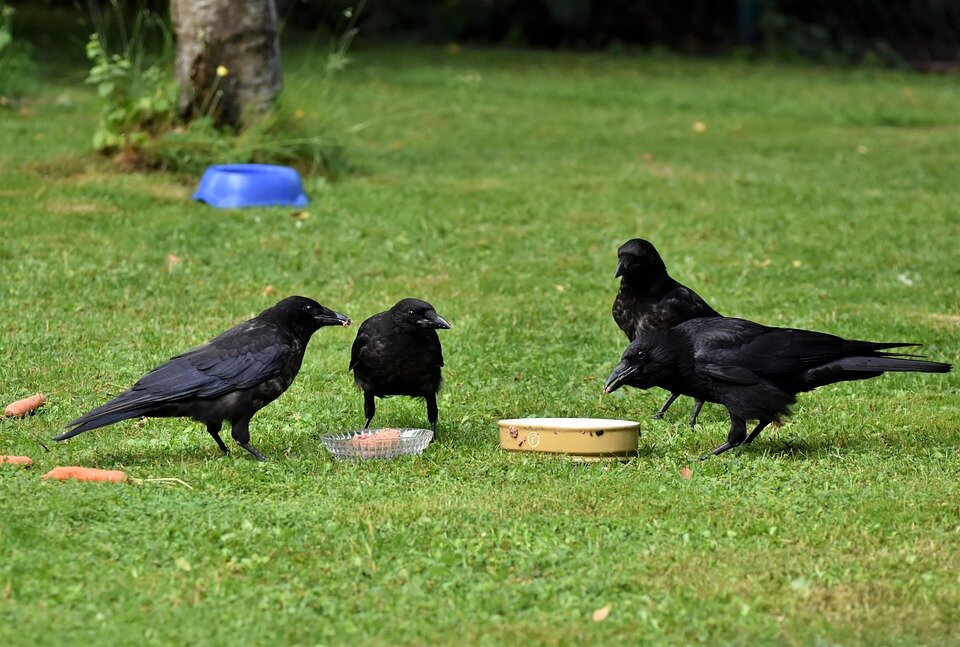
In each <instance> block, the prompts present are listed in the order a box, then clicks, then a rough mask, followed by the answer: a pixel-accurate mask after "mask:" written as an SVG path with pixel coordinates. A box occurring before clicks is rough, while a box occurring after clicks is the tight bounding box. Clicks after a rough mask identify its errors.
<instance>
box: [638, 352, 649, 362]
mask: <svg viewBox="0 0 960 647" xmlns="http://www.w3.org/2000/svg"><path fill="white" fill-rule="evenodd" d="M637 359H639V360H644V359H647V351H645V350H638V351H637Z"/></svg>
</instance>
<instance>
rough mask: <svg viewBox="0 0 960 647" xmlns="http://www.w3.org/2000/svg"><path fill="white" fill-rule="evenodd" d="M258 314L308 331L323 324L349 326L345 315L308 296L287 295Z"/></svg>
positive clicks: (321, 326) (312, 330)
mask: <svg viewBox="0 0 960 647" xmlns="http://www.w3.org/2000/svg"><path fill="white" fill-rule="evenodd" d="M260 316H261V317H263V318H265V319H271V320H275V321H277V322H279V323H281V324H283V325H286V326H289V327H290V328H293V329H295V330H300V331H305V332H310V333H312V332H314V331H315V330H318V329H320V328H323V327H324V326H349V325H350V323H351V322H350V319H349V317H347V316H346V315H342V314H340V313H339V312H334V311H333V310H331V309H330V308H325V307H324V306H322V305H320V304H319V303H317V302H316V301H314V300H313V299H310V298H308V297H287V298H286V299H283V300H282V301H280V302H279V303H277V305H275V306H273V307H272V308H268V309H267V310H264V311H263V312H261V313H260Z"/></svg>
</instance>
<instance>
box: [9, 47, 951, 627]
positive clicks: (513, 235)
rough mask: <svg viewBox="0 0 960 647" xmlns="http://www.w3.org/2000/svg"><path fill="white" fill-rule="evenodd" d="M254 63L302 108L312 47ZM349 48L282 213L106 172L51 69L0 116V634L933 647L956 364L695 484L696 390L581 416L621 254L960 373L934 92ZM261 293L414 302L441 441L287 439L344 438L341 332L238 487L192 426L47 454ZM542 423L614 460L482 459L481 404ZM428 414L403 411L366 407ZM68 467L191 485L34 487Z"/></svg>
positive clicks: (602, 345) (857, 402) (280, 404)
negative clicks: (638, 248) (320, 157)
mask: <svg viewBox="0 0 960 647" xmlns="http://www.w3.org/2000/svg"><path fill="white" fill-rule="evenodd" d="M286 54H287V57H288V61H287V71H288V74H287V82H288V86H289V92H290V94H289V95H288V97H287V99H286V100H287V101H289V106H290V107H291V108H292V109H297V108H299V109H302V110H304V112H305V113H306V117H305V118H306V119H307V120H310V119H318V120H319V119H321V118H322V119H329V118H330V115H329V114H323V115H321V114H320V112H321V111H327V110H330V109H331V106H330V105H328V104H323V105H319V104H317V103H316V101H315V97H313V96H312V95H311V86H310V82H311V79H312V78H313V77H312V75H313V74H315V72H314V71H312V70H311V61H312V60H313V59H312V58H311V54H310V53H309V52H308V51H306V50H298V49H296V48H288V49H287V52H286ZM354 58H355V61H354V64H353V65H352V66H351V67H350V68H349V69H348V70H347V71H346V72H345V74H344V75H343V76H342V77H341V78H340V79H339V82H338V84H337V85H336V87H335V91H334V95H333V98H334V99H335V100H336V104H335V111H336V115H337V118H338V119H339V120H340V123H342V124H343V126H344V128H345V129H347V131H346V132H348V133H349V138H348V140H347V141H348V149H349V151H350V153H351V160H352V162H353V164H354V166H355V167H356V168H357V172H356V173H354V174H353V175H351V176H348V177H346V178H345V179H344V180H343V181H341V182H337V183H334V184H325V183H322V182H321V181H319V180H312V179H311V180H308V188H309V190H310V193H311V197H312V200H313V201H312V203H311V205H310V206H309V208H308V210H309V212H310V217H309V218H308V219H306V220H303V221H301V222H299V223H298V221H296V220H295V219H293V218H291V217H290V211H291V210H290V209H252V210H244V211H226V212H222V211H216V210H213V209H210V208H207V207H205V206H202V205H199V204H194V203H191V202H190V201H189V197H190V193H191V191H192V189H193V185H194V180H192V179H187V180H184V179H183V178H180V177H177V176H172V175H162V174H153V175H140V174H131V175H118V174H111V173H109V172H106V171H105V169H104V166H103V165H102V164H100V163H98V162H97V161H96V160H94V159H93V158H90V157H88V156H87V154H86V151H87V149H88V142H89V141H90V134H91V132H92V129H93V128H94V125H95V122H96V107H95V103H94V99H93V97H92V95H91V92H90V89H89V88H86V87H83V86H82V85H80V84H79V83H78V81H77V80H78V79H79V78H82V71H78V70H76V69H74V70H73V71H72V72H70V68H69V67H63V66H61V67H60V68H58V69H60V70H65V71H67V72H68V74H67V75H66V76H63V77H61V76H56V77H52V78H49V79H45V82H44V85H43V90H42V93H41V94H40V95H39V96H38V97H36V99H35V101H33V102H30V103H28V104H25V106H24V107H23V108H22V109H21V110H20V111H19V112H7V113H3V114H2V115H0V198H2V202H0V204H2V207H0V222H2V225H3V235H2V236H0V268H2V279H3V280H2V282H0V304H2V305H0V308H2V313H3V315H2V318H0V366H2V379H0V400H3V401H4V402H7V401H11V400H13V399H17V398H20V397H24V396H26V395H29V394H31V393H33V392H35V391H43V392H44V393H46V394H47V395H48V396H49V398H50V403H49V404H48V405H47V406H46V407H44V408H43V409H42V410H41V412H40V413H39V414H38V415H35V416H33V417H31V418H28V419H25V420H20V421H3V422H0V453H7V454H29V455H31V456H33V457H34V459H35V460H36V465H35V466H34V467H33V468H32V469H29V470H21V469H15V468H9V467H2V468H0V496H2V500H3V501H4V511H3V521H2V522H0V548H2V555H3V557H2V559H0V621H2V623H0V643H2V644H11V643H19V644H50V645H53V644H63V643H65V642H71V643H82V642H90V643H93V642H96V643H108V642H115V643H120V644H138V645H141V644H142V645H152V644H195V643H201V642H202V643H207V644H222V645H227V644H268V643H275V644H357V643H365V644H398V643H399V644H436V643H442V644H464V643H469V644H491V645H492V644H497V645H501V644H517V643H520V642H531V643H536V644H579V643H587V642H590V643H607V644H613V643H625V644H640V643H656V644H669V645H675V644H687V643H696V642H704V643H707V644H749V643H754V644H755V643H768V644H769V643H778V644H870V645H876V644H889V645H914V644H927V645H939V644H943V645H946V644H955V643H956V642H958V641H960V629H958V627H960V577H958V575H957V574H958V573H960V516H958V503H957V501H958V499H960V455H958V448H960V406H958V398H957V394H958V386H960V377H958V372H957V371H954V372H953V373H951V374H950V375H947V376H942V375H933V376H930V375H926V376H918V375H888V376H884V377H882V378H880V379H876V380H871V381H868V382H861V383H851V384H842V385H835V386H832V387H827V388H824V389H821V390H819V391H817V392H815V393H812V394H806V395H804V396H801V399H800V403H799V404H798V406H797V407H796V416H795V417H794V418H793V419H791V421H790V422H789V423H788V424H787V425H786V426H784V427H782V428H780V429H770V430H769V431H766V432H764V433H763V435H761V437H760V439H759V441H758V442H756V443H754V445H753V446H752V447H750V448H749V449H748V450H745V451H734V452H730V453H729V454H727V455H725V456H723V457H722V458H719V459H716V460H710V461H707V462H703V463H700V462H697V461H696V460H695V457H697V456H699V455H700V454H701V453H703V452H704V451H705V450H708V449H710V448H712V447H714V446H715V445H717V444H719V443H720V442H722V441H723V439H724V438H725V436H726V432H727V420H726V416H725V414H724V412H723V410H722V409H721V408H720V407H718V406H716V405H708V406H707V407H705V409H704V412H703V414H702V416H701V418H700V420H701V424H700V425H699V426H698V427H697V429H695V430H693V431H691V430H688V429H687V428H686V426H685V422H686V419H687V414H688V413H689V411H690V407H691V406H692V402H691V401H690V400H689V399H684V400H681V401H680V402H678V403H677V404H676V405H675V406H674V408H673V409H672V410H671V412H670V413H669V414H668V416H667V419H666V420H663V421H653V420H651V419H650V416H651V414H652V413H653V412H654V411H655V409H656V407H657V406H658V405H659V404H660V403H661V402H662V400H663V398H664V397H665V393H663V392H662V391H657V390H654V391H648V392H640V391H635V390H629V389H625V390H622V391H620V392H617V393H615V394H614V395H611V396H602V395H601V393H600V391H601V386H602V383H603V380H604V379H605V377H606V376H607V374H608V373H609V371H610V370H611V369H612V367H613V366H614V365H615V364H616V363H617V361H618V358H619V355H620V352H621V351H622V349H623V346H624V345H625V344H624V339H623V337H622V334H621V333H620V331H619V330H617V329H616V326H615V324H614V323H613V320H612V318H611V317H610V312H609V309H610V305H611V303H612V300H613V296H614V294H615V292H616V289H617V283H616V281H615V280H614V279H613V270H614V266H615V262H616V260H615V250H616V247H617V246H618V245H619V244H620V243H621V242H623V241H624V240H626V239H627V238H630V237H634V236H642V237H645V238H648V239H650V240H652V241H654V243H655V244H656V245H657V246H658V247H659V249H660V250H661V251H662V253H663V255H664V257H665V259H666V262H667V265H668V267H669V268H670V269H671V271H672V273H673V274H674V275H675V276H676V277H677V278H679V279H680V280H681V281H683V282H685V283H688V284H689V285H691V286H693V287H694V288H695V289H697V290H698V291H699V292H700V293H701V294H702V295H704V296H705V297H706V298H707V299H708V300H710V302H711V303H712V304H713V305H714V306H715V307H717V308H718V309H719V310H721V311H723V312H725V313H730V314H736V315H740V316H745V317H749V318H752V319H756V320H759V321H762V322H765V323H768V324H775V325H793V326H800V327H808V328H815V329H819V330H825V331H829V332H832V333H835V334H840V335H846V336H855V337H860V338H867V339H877V340H903V341H918V342H923V343H924V344H925V349H924V352H925V353H926V354H927V355H929V356H930V357H931V358H934V359H938V360H942V361H950V362H957V361H958V359H960V339H958V334H957V333H958V329H960V264H958V262H957V258H958V257H957V247H958V241H960V208H958V206H957V205H958V204H960V166H958V165H957V163H956V162H957V152H958V150H960V113H958V111H957V109H956V106H957V105H958V102H960V83H958V82H957V80H956V79H954V78H947V77H924V76H915V75H912V74H904V73H898V72H881V71H875V70H856V71H849V70H846V71H845V70H826V69H820V68H813V67H778V66H772V65H749V64H746V63H738V62H730V61H694V60H681V59H676V58H667V57H658V56H654V57H651V56H648V55H640V54H637V55H629V56H628V55H619V56H615V55H601V54H595V55H573V54H562V53H531V52H511V51H471V50H465V51H463V52H462V53H461V54H460V55H456V56H454V55H450V54H448V53H447V52H446V51H444V50H440V49H406V48H400V49H398V48H395V47H382V48H371V49H367V50H359V51H357V52H355V53H354ZM696 121H702V122H703V123H705V124H706V126H707V130H706V132H703V133H695V132H693V130H692V127H691V126H692V124H693V123H694V122H696ZM325 123H326V122H325ZM858 147H859V149H858ZM168 254H175V255H177V256H179V257H180V258H182V259H183V260H182V262H181V263H180V264H178V265H176V266H175V267H174V268H173V269H172V271H168V267H167V255H168ZM267 285H272V286H274V287H275V289H276V290H277V294H276V295H272V296H265V295H264V294H263V291H264V287H265V286H267ZM294 293H301V294H307V295H310V296H313V297H315V298H317V299H318V300H320V301H321V302H322V303H324V304H325V305H328V306H330V307H333V308H335V309H338V310H340V311H342V312H345V313H347V314H349V315H350V316H352V317H353V318H355V319H356V320H358V321H359V320H362V319H363V318H365V317H368V316H370V315H371V314H373V313H375V312H378V311H380V310H382V309H384V308H385V307H387V306H389V305H391V304H392V303H393V302H394V301H396V300H397V299H399V298H400V297H404V296H418V297H422V298H425V299H427V300H429V301H431V302H432V303H434V304H435V305H436V307H437V309H438V311H439V312H440V314H441V315H443V316H444V317H446V318H448V319H449V320H450V321H451V322H452V323H453V325H454V328H453V330H450V331H444V332H443V333H442V334H441V337H442V341H443V343H444V350H445V355H446V359H447V366H446V369H445V371H446V372H445V377H446V383H447V386H446V389H445V391H444V392H443V394H442V397H441V399H440V407H441V409H440V412H441V422H440V432H441V435H442V441H441V442H440V443H439V444H438V445H436V446H433V447H431V448H430V449H429V450H428V451H427V452H426V453H425V455H424V456H422V457H420V458H414V459H404V460H398V461H394V462H388V463H369V464H368V463H363V464H349V463H338V462H335V461H334V460H333V459H332V458H331V457H330V456H329V455H327V454H326V453H325V450H323V448H322V447H321V446H320V443H319V442H318V439H317V437H318V435H319V434H320V433H322V432H326V431H332V430H340V429H346V428H353V427H357V426H359V425H360V424H361V422H362V414H361V397H360V396H359V395H358V393H357V392H356V391H355V390H354V388H353V386H352V383H351V379H350V375H349V374H348V372H347V370H346V365H347V361H348V360H347V358H348V354H349V348H350V344H351V343H352V341H353V334H354V330H341V329H326V330H323V331H321V332H320V333H318V334H317V336H316V337H315V338H314V340H313V342H312V343H311V346H310V348H309V350H308V353H307V357H306V360H305V362H304V365H303V369H302V371H301V374H300V376H299V377H298V379H297V381H296V382H295V383H294V385H293V386H292V387H291V389H290V390H289V391H288V392H287V393H286V394H285V395H284V396H283V397H282V398H280V400H279V401H277V402H276V403H274V404H272V405H270V406H269V407H267V408H266V409H265V410H264V411H262V412H261V413H260V414H259V415H258V416H257V417H256V418H255V419H254V422H253V425H252V439H253V443H254V444H255V445H256V446H258V447H259V448H260V449H261V450H263V451H264V452H265V453H266V454H267V455H268V456H270V457H271V459H272V460H271V461H270V462H268V463H266V464H258V463H256V462H254V461H252V460H250V458H249V457H248V456H247V455H246V454H245V453H244V452H238V451H234V452H233V453H232V454H231V455H230V456H229V457H223V456H220V455H219V453H218V452H217V450H216V447H215V446H214V444H213V442H211V440H210V438H209V437H208V436H207V435H206V433H205V432H204V430H203V429H202V427H201V426H199V425H197V424H193V423H190V422H188V421H185V420H151V421H149V422H147V423H146V424H145V425H143V426H142V427H139V426H138V425H137V424H135V423H134V422H127V423H121V424H119V425H116V426H114V427H110V428H106V429H101V430H97V431H95V432H91V433H88V434H84V435H82V436H79V437H77V438H75V439H73V440H72V441H70V442H68V443H63V444H52V443H50V442H49V440H48V439H49V438H50V437H51V436H52V435H54V434H55V433H56V432H57V431H58V430H59V429H60V428H61V427H62V425H63V424H64V423H65V422H67V421H68V420H70V419H72V418H73V417H75V416H77V415H79V414H80V413H82V412H84V411H85V410H87V409H89V408H91V407H93V406H95V405H97V404H100V403H101V402H103V401H104V400H106V399H107V398H109V397H110V396H112V395H113V394H116V393H117V392H118V391H119V390H120V389H122V388H124V387H125V386H128V385H129V384H130V383H132V382H133V381H134V380H135V379H136V378H138V377H139V376H140V375H141V374H142V373H144V372H145V371H146V370H147V369H149V368H152V367H153V366H155V365H156V364H158V363H159V362H162V361H164V360H165V359H167V358H168V357H170V356H171V355H174V354H176V353H178V352H181V351H183V350H185V349H186V348H189V347H191V346H194V345H196V344H199V343H202V342H204V341H206V340H207V339H209V338H211V337H212V336H213V335H214V334H216V333H218V332H220V331H222V330H224V329H226V328H227V327H229V326H230V325H232V324H234V323H237V322H238V321H240V320H242V319H244V318H246V317H248V316H251V315H253V314H254V313H256V312H258V311H259V310H260V309H262V308H264V307H266V306H268V305H270V304H272V303H273V302H274V301H275V300H276V299H277V298H278V296H282V295H288V294H294ZM536 415H558V416H566V415H585V416H604V417H618V418H619V417H625V418H633V419H637V420H641V421H642V425H643V426H642V438H641V444H640V452H639V457H638V458H637V459H636V460H633V461H631V462H629V463H626V464H623V465H620V464H617V465H599V464H593V465H576V464H572V463H570V462H568V461H566V460H563V459H556V458H544V457H533V456H521V455H515V454H507V453H504V452H502V451H500V450H499V449H498V446H497V440H496V425H495V421H496V420H497V419H498V418H502V417H515V416H536ZM423 421H424V409H423V405H422V403H419V402H412V401H405V400H396V399H394V400H389V401H385V402H383V403H381V404H380V406H379V409H378V418H377V422H380V423H382V424H388V425H393V426H402V425H419V424H422V423H423ZM40 440H44V442H45V444H46V445H47V446H48V447H49V451H47V450H45V449H44V448H43V447H42V446H41V444H40ZM228 442H229V441H228ZM69 464H82V465H88V466H96V467H101V468H123V469H126V470H127V471H128V472H129V473H130V474H132V475H134V476H137V477H141V478H150V477H178V478H181V479H184V480H185V481H187V482H188V483H190V484H191V485H192V486H193V489H192V490H187V489H186V488H166V487H162V486H159V485H155V484H154V485H150V484H147V485H143V486H140V487H135V486H122V487H119V486H109V485H105V486H100V485H95V484H76V483H68V484H50V483H44V482H41V481H40V478H39V477H40V475H41V474H42V473H43V472H45V471H46V470H47V469H49V468H52V467H53V466H56V465H69ZM685 465H689V466H690V467H692V469H693V476H692V478H690V479H689V480H684V479H682V478H681V477H680V469H681V468H682V467H683V466H685ZM605 605H610V606H611V611H610V615H609V617H608V618H607V619H606V620H604V621H602V622H593V621H592V620H591V614H592V612H593V611H594V610H596V609H598V608H600V607H603V606H605Z"/></svg>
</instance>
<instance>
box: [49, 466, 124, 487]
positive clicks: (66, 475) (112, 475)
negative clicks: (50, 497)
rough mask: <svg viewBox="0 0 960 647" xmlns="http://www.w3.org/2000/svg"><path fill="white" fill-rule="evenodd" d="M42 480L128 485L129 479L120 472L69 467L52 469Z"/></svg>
mask: <svg viewBox="0 0 960 647" xmlns="http://www.w3.org/2000/svg"><path fill="white" fill-rule="evenodd" d="M41 478H42V479H44V480H47V479H56V480H58V481H67V480H70V479H75V480H77V481H102V482H106V483H129V482H131V479H130V478H128V477H127V475H126V473H124V472H121V471H120V470H98V469H94V468H92V467H77V466H74V465H69V466H66V467H54V468H53V469H52V470H50V471H49V472H47V473H46V474H44V475H43V476H42V477H41Z"/></svg>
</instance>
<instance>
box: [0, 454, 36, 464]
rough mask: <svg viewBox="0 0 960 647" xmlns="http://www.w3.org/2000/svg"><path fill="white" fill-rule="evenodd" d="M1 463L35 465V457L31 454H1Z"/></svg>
mask: <svg viewBox="0 0 960 647" xmlns="http://www.w3.org/2000/svg"><path fill="white" fill-rule="evenodd" d="M0 463H7V464H8V465H27V466H29V465H33V459H32V458H30V457H29V456H0Z"/></svg>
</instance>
